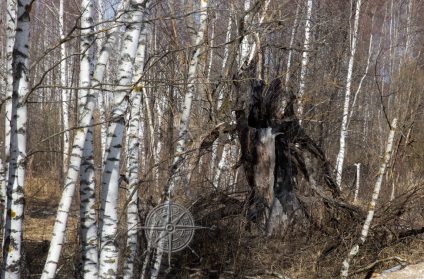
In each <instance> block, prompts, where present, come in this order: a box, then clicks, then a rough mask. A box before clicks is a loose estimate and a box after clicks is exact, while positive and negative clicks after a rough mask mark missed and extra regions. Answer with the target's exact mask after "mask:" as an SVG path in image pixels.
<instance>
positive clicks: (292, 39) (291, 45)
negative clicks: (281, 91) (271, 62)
mask: <svg viewBox="0 0 424 279" xmlns="http://www.w3.org/2000/svg"><path fill="white" fill-rule="evenodd" d="M299 10H300V3H298V4H297V8H296V15H295V17H294V23H293V29H292V32H291V37H290V44H289V48H290V49H289V54H288V56H287V68H286V83H285V86H286V88H287V87H288V86H289V82H290V74H291V73H290V71H291V58H292V55H293V50H292V48H293V45H294V39H295V36H296V32H297V27H298V26H297V25H298V22H299ZM305 29H306V28H305ZM305 31H306V30H305ZM285 106H286V104H283V107H285Z"/></svg>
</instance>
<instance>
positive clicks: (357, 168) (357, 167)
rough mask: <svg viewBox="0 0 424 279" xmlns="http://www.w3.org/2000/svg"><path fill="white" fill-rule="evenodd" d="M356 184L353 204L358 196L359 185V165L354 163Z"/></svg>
mask: <svg viewBox="0 0 424 279" xmlns="http://www.w3.org/2000/svg"><path fill="white" fill-rule="evenodd" d="M355 166H356V183H355V195H354V197H353V202H356V201H357V200H358V195H359V185H360V183H361V163H356V164H355Z"/></svg>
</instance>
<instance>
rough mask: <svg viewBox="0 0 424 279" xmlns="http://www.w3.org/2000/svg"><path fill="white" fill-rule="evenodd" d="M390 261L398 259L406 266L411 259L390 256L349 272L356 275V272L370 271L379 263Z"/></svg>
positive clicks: (350, 274)
mask: <svg viewBox="0 0 424 279" xmlns="http://www.w3.org/2000/svg"><path fill="white" fill-rule="evenodd" d="M388 261H397V262H398V263H399V264H401V265H403V266H406V265H408V264H410V262H409V261H407V260H406V259H403V258H401V257H390V258H386V259H380V260H376V261H374V262H372V263H370V264H368V265H366V266H365V267H363V268H360V269H357V270H355V271H354V272H352V273H349V277H350V276H352V275H355V274H358V273H361V272H364V271H368V270H370V269H372V268H374V267H375V266H376V265H377V264H380V263H384V262H388ZM405 263H406V264H405Z"/></svg>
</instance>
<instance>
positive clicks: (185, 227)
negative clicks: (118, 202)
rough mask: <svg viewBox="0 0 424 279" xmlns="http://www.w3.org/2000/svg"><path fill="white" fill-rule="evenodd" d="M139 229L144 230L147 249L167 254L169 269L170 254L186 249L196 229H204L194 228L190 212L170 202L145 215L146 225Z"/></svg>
mask: <svg viewBox="0 0 424 279" xmlns="http://www.w3.org/2000/svg"><path fill="white" fill-rule="evenodd" d="M141 228H142V229H143V230H145V235H146V238H147V240H148V243H149V244H148V245H149V248H156V249H157V250H158V251H161V252H164V253H167V254H168V261H169V268H170V267H171V253H173V252H178V251H181V250H183V249H184V248H186V247H187V246H188V245H189V244H190V241H191V240H192V239H193V236H194V231H195V230H196V229H206V227H201V226H196V225H195V223H194V218H193V215H192V214H191V213H190V211H189V210H188V209H187V208H185V207H183V206H182V205H179V204H176V203H173V202H172V201H171V200H168V201H166V202H165V203H163V204H160V205H158V206H156V207H155V208H154V209H153V210H152V211H151V212H150V213H149V214H148V215H147V219H146V223H145V225H144V226H143V227H141Z"/></svg>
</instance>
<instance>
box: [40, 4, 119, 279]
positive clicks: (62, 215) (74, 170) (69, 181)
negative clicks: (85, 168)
mask: <svg viewBox="0 0 424 279" xmlns="http://www.w3.org/2000/svg"><path fill="white" fill-rule="evenodd" d="M84 1H85V2H83V3H82V7H88V6H87V4H85V5H84V3H89V2H90V1H87V0H84ZM125 3H126V2H122V4H121V5H120V9H119V10H120V13H122V11H123V9H124V7H125ZM90 4H91V2H90ZM88 11H89V10H88V9H85V12H88ZM120 13H119V14H118V15H117V16H120ZM83 18H84V19H85V20H84V21H82V24H83V23H84V24H85V23H86V24H88V26H89V27H87V29H90V28H91V26H92V22H93V20H92V18H91V19H90V17H85V16H83ZM87 35H88V34H87ZM118 37H119V29H118V28H114V29H112V30H111V34H110V35H109V36H108V38H107V41H106V43H105V46H104V47H103V48H102V50H101V52H100V55H99V59H98V63H97V64H96V68H95V71H94V75H93V79H92V87H96V86H98V85H99V84H100V83H101V82H102V81H103V77H104V74H105V65H106V64H107V61H108V60H109V55H110V52H111V50H112V49H113V48H114V45H115V43H116V41H117V39H118ZM83 50H84V48H83ZM86 76H87V77H89V76H90V72H89V68H87V73H86ZM84 86H87V84H84ZM95 93H97V92H96V91H94V90H93V89H91V90H90V91H89V92H88V96H86V99H82V100H81V102H80V103H79V106H80V107H79V111H80V119H79V121H78V126H79V127H80V129H79V130H77V131H76V133H75V135H74V140H73V144H72V152H71V155H70V160H69V167H68V171H67V175H66V178H65V183H64V190H63V193H62V198H61V201H60V203H59V208H58V213H57V216H56V221H55V225H54V229H53V237H52V240H51V243H50V249H49V253H48V256H47V260H46V264H45V266H44V270H43V274H42V277H41V278H55V274H56V269H57V263H58V261H59V257H60V253H61V248H62V244H63V241H64V237H65V231H66V223H67V219H68V214H69V210H70V207H71V203H72V198H73V195H74V192H75V186H76V181H77V179H78V173H79V170H80V166H81V158H82V156H83V150H84V144H85V140H86V135H87V131H88V127H89V126H90V124H91V120H92V115H93V110H94V106H95V99H96V98H95V97H96V96H94V94H95Z"/></svg>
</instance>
